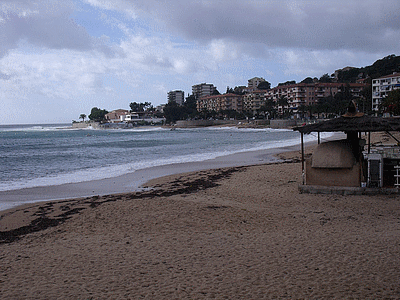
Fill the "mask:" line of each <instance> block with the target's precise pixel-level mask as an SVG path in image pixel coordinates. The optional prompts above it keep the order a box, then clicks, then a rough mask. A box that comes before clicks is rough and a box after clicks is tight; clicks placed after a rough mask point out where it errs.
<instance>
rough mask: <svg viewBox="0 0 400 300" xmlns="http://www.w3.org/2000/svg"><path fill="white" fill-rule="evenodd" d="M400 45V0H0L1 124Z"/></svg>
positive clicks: (58, 117) (359, 61)
mask: <svg viewBox="0 0 400 300" xmlns="http://www.w3.org/2000/svg"><path fill="white" fill-rule="evenodd" d="M399 49H400V1H398V0H345V1H344V0H329V1H325V0H279V1H278V0H277V1H274V0H249V1H243V0H241V1H237V0H229V1H228V0H219V1H211V0H194V1H191V0H169V1H165V0H58V1H57V0H36V1H35V0H0V112H1V118H0V125H4V124H40V123H42V124H44V123H70V122H72V120H77V121H78V120H79V116H80V115H81V114H86V115H89V114H90V111H91V109H92V108H93V107H98V108H100V109H106V110H108V111H111V110H114V109H120V108H122V109H129V104H130V103H131V102H151V103H152V104H153V106H157V105H160V104H164V103H166V102H167V93H168V92H169V91H171V90H183V91H185V93H186V95H187V94H189V93H191V87H192V85H195V84H199V83H204V82H206V83H212V84H214V86H216V87H217V89H218V90H219V91H220V92H221V93H224V92H225V91H226V88H227V86H229V87H235V86H240V85H247V80H248V79H250V78H253V77H263V78H265V79H266V80H267V81H269V82H270V83H271V85H272V86H276V85H277V84H278V83H280V82H285V81H288V80H296V81H297V82H299V81H301V80H303V79H304V78H306V77H318V78H319V77H321V76H322V75H324V74H326V73H328V74H329V75H330V74H332V73H333V72H334V71H335V70H337V69H340V68H343V67H346V66H353V67H364V66H368V65H371V64H372V63H373V62H375V61H376V60H377V59H380V58H383V57H385V56H387V55H391V54H395V55H399V53H398V52H399Z"/></svg>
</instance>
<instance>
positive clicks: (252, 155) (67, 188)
mask: <svg viewBox="0 0 400 300" xmlns="http://www.w3.org/2000/svg"><path fill="white" fill-rule="evenodd" d="M338 138H343V134H341V133H335V134H333V135H332V136H330V137H328V138H327V139H328V140H332V139H338ZM316 144H317V140H312V141H308V142H306V143H305V147H310V146H311V145H316ZM300 148H301V145H300V141H299V144H295V145H291V146H283V147H276V148H269V149H264V150H255V151H245V152H239V153H234V154H229V155H224V156H219V157H216V158H213V159H209V160H205V161H198V162H185V163H174V164H167V165H161V166H155V167H148V168H144V169H139V170H136V171H134V172H130V173H127V174H123V175H119V176H115V177H109V178H104V179H98V180H89V181H82V182H76V183H65V184H59V185H49V186H39V187H30V188H22V189H16V190H7V191H0V212H2V211H5V210H8V209H12V208H15V207H18V206H20V205H24V204H31V203H36V202H47V201H60V200H67V199H75V198H82V197H92V196H105V195H113V194H123V193H132V192H139V191H142V190H143V185H145V184H146V183H147V182H148V181H150V180H153V179H156V178H160V177H164V176H169V175H174V174H181V173H188V172H195V171H202V170H213V169H220V168H226V167H239V166H250V165H260V164H266V163H274V162H279V161H280V160H282V159H280V158H279V157H278V156H279V154H281V153H283V152H293V151H300Z"/></svg>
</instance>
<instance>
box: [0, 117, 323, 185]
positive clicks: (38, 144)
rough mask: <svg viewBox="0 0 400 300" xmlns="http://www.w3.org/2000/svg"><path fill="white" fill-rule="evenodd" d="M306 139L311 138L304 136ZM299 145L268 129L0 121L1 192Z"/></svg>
mask: <svg viewBox="0 0 400 300" xmlns="http://www.w3.org/2000/svg"><path fill="white" fill-rule="evenodd" d="M307 140H315V137H314V136H306V141H307ZM299 143H300V134H299V133H298V132H294V131H293V130H284V129H269V128H263V129H250V128H246V129H242V128H240V129H239V128H236V127H208V128H192V129H179V128H177V129H175V130H170V129H164V128H161V127H138V128H133V129H109V130H107V129H91V128H88V129H72V128H71V125H70V124H45V125H1V126H0V191H9V190H17V189H23V188H31V187H38V186H51V185H60V184H65V183H76V182H83V181H92V180H97V179H104V178H112V177H117V176H119V175H123V174H127V173H130V172H135V171H137V170H140V169H146V168H149V167H154V166H163V165H168V164H173V163H185V162H201V161H204V160H208V159H213V158H216V157H219V156H225V155H229V154H235V153H240V152H247V151H256V150H263V149H271V148H277V147H285V146H291V145H296V144H299Z"/></svg>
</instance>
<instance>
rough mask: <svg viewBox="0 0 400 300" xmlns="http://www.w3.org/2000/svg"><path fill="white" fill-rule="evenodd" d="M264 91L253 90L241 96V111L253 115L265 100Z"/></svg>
mask: <svg viewBox="0 0 400 300" xmlns="http://www.w3.org/2000/svg"><path fill="white" fill-rule="evenodd" d="M266 92H267V91H266V90H255V91H252V92H250V93H247V94H245V95H244V96H243V111H246V112H252V113H253V115H255V114H256V113H257V111H258V110H259V109H260V108H261V106H263V104H264V103H265V100H266Z"/></svg>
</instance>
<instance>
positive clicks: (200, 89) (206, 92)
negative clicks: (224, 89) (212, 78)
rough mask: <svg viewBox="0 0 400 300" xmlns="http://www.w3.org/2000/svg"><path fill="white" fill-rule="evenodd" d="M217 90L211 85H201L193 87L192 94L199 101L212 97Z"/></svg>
mask: <svg viewBox="0 0 400 300" xmlns="http://www.w3.org/2000/svg"><path fill="white" fill-rule="evenodd" d="M216 90H217V88H216V87H215V86H214V85H213V84H211V83H200V84H196V85H193V86H192V94H193V95H194V97H195V99H196V100H198V99H200V98H201V97H206V96H211V95H212V94H214V92H215V91H216Z"/></svg>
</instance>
